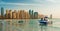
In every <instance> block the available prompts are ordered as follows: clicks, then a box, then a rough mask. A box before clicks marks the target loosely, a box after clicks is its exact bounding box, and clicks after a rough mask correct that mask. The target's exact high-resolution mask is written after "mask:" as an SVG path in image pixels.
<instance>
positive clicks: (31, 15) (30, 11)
mask: <svg viewBox="0 0 60 31" xmlns="http://www.w3.org/2000/svg"><path fill="white" fill-rule="evenodd" d="M29 14H30V18H31V19H32V18H33V10H29Z"/></svg>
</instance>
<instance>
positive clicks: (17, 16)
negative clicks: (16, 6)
mask: <svg viewBox="0 0 60 31" xmlns="http://www.w3.org/2000/svg"><path fill="white" fill-rule="evenodd" d="M19 13H20V11H19V10H18V12H17V14H16V18H17V19H19Z"/></svg>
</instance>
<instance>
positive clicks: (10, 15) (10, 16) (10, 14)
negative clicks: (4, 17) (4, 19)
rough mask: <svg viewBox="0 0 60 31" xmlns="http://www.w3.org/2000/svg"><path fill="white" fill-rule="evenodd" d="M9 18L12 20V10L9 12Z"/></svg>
mask: <svg viewBox="0 0 60 31" xmlns="http://www.w3.org/2000/svg"><path fill="white" fill-rule="evenodd" d="M8 15H9V18H10V19H12V10H9V14H8Z"/></svg>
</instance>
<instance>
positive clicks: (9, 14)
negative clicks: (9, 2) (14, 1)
mask: <svg viewBox="0 0 60 31" xmlns="http://www.w3.org/2000/svg"><path fill="white" fill-rule="evenodd" d="M0 17H1V18H4V19H38V12H34V10H29V12H26V11H25V10H14V11H12V10H6V13H5V14H4V8H3V7H1V15H0Z"/></svg>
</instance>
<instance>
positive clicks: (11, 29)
mask: <svg viewBox="0 0 60 31" xmlns="http://www.w3.org/2000/svg"><path fill="white" fill-rule="evenodd" d="M39 20H40V19H5V20H0V31H60V19H49V20H51V21H53V24H49V25H47V26H44V25H43V26H41V25H39Z"/></svg>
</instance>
